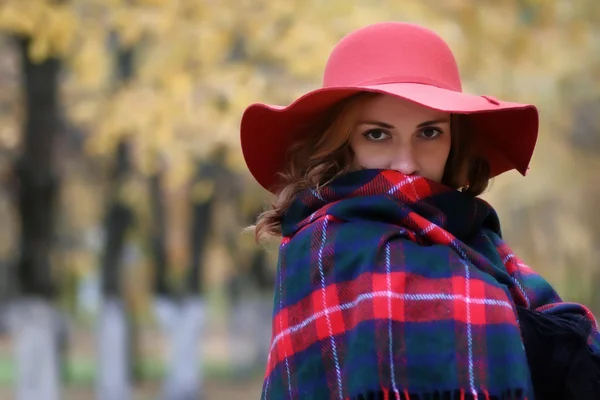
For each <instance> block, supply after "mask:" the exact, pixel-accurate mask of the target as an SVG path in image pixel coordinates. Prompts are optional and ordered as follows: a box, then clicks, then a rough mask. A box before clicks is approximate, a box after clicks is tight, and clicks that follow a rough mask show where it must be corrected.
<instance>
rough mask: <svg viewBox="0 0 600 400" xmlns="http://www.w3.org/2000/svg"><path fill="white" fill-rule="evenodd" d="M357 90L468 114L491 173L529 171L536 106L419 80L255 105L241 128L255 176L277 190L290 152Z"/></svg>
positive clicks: (321, 92)
mask: <svg viewBox="0 0 600 400" xmlns="http://www.w3.org/2000/svg"><path fill="white" fill-rule="evenodd" d="M359 92H373V93H382V94H388V95H392V96H397V97H399V98H402V99H405V100H408V101H412V102H414V103H417V104H420V105H422V106H425V107H428V108H431V109H434V110H438V111H443V112H449V113H453V114H466V115H469V126H470V127H471V128H472V129H473V131H474V132H476V135H477V140H478V143H480V144H482V151H483V153H484V155H485V156H486V157H487V159H488V162H489V163H490V167H491V176H492V177H494V176H497V175H499V174H501V173H503V172H506V171H509V170H511V169H516V170H517V171H519V172H520V173H521V174H522V175H525V174H526V172H527V169H528V167H529V163H530V161H531V157H532V155H533V150H534V148H535V144H536V141H537V136H538V128H539V117H538V110H537V108H536V107H535V106H533V105H530V104H520V103H511V102H505V101H500V100H496V99H494V98H492V97H488V96H476V95H472V94H467V93H461V92H455V91H452V90H447V89H442V88H438V87H435V86H430V85H424V84H417V83H388V84H380V85H372V86H360V87H332V88H322V89H317V90H314V91H312V92H309V93H307V94H305V95H304V96H302V97H300V98H298V99H297V100H296V101H295V102H293V103H292V104H290V105H289V106H287V107H281V106H275V105H268V104H260V103H258V104H252V105H250V106H249V107H248V108H246V110H245V111H244V114H243V116H242V120H241V126H240V136H241V145H242V152H243V155H244V159H245V161H246V165H247V166H248V169H249V170H250V172H251V173H252V175H253V176H254V178H255V179H256V180H257V181H258V183H260V184H261V185H262V186H263V187H264V188H266V189H267V190H269V191H274V190H275V189H276V187H277V185H278V183H279V178H278V173H280V172H282V171H283V169H284V168H285V162H286V154H287V150H288V149H289V147H290V146H291V145H292V144H293V143H294V142H296V141H297V140H298V139H299V138H300V137H301V136H300V135H301V134H302V133H303V132H305V131H304V130H302V129H301V127H302V126H306V125H307V124H311V123H312V122H316V121H317V120H318V118H320V117H321V116H322V115H323V113H325V112H326V111H327V110H328V109H329V108H330V107H332V106H333V105H334V104H336V103H338V102H339V101H341V100H343V99H345V98H347V97H349V96H351V95H353V94H356V93H359Z"/></svg>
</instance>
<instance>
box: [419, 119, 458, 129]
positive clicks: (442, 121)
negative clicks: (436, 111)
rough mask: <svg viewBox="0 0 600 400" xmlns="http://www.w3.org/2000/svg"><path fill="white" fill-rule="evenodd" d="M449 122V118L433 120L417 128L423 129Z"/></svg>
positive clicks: (422, 123)
mask: <svg viewBox="0 0 600 400" xmlns="http://www.w3.org/2000/svg"><path fill="white" fill-rule="evenodd" d="M448 122H450V120H449V119H447V118H441V119H433V120H431V121H425V122H421V123H420V124H419V125H417V128H423V127H426V126H430V125H435V124H442V123H448Z"/></svg>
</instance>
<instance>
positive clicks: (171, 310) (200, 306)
mask: <svg viewBox="0 0 600 400" xmlns="http://www.w3.org/2000/svg"><path fill="white" fill-rule="evenodd" d="M155 310H156V313H157V316H158V318H159V320H160V322H161V325H162V326H163V330H164V331H165V333H167V336H168V337H169V339H170V340H169V342H170V346H169V347H170V352H169V361H168V369H167V375H166V377H165V381H164V386H163V399H164V400H196V399H199V398H202V384H203V371H202V357H201V354H199V352H198V348H199V346H198V345H199V341H200V340H201V338H202V334H203V331H204V329H203V328H204V324H205V320H206V305H205V302H204V300H202V299H201V298H199V297H188V298H185V299H184V300H183V301H182V302H181V305H179V306H177V305H176V304H175V303H174V302H172V301H170V300H168V299H156V302H155Z"/></svg>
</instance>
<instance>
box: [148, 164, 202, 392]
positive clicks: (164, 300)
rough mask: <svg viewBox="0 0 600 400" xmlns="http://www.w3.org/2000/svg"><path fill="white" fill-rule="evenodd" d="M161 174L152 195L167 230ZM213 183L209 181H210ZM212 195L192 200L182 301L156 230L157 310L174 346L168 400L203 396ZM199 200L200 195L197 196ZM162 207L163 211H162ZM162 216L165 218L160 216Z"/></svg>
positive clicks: (166, 384) (158, 221) (166, 386)
mask: <svg viewBox="0 0 600 400" xmlns="http://www.w3.org/2000/svg"><path fill="white" fill-rule="evenodd" d="M200 178H204V177H202V176H201V174H200V171H199V174H198V176H197V177H196V178H195V179H194V182H192V183H193V185H192V193H193V192H194V189H193V188H194V185H195V184H197V183H198V182H199V179H200ZM160 183H161V180H160V175H158V176H157V177H156V178H155V179H153V181H152V187H153V192H152V196H153V197H152V199H153V202H154V204H155V207H153V209H154V213H153V214H154V215H155V224H156V225H155V227H156V229H160V230H162V231H163V232H166V223H165V221H164V204H163V203H161V202H160V199H162V190H161V189H160ZM209 186H210V184H209ZM211 199H212V196H210V197H209V198H206V200H208V201H204V200H205V199H204V198H203V199H201V201H195V200H194V199H193V200H192V223H191V232H190V245H189V248H190V251H191V254H190V260H191V266H190V269H189V271H188V277H187V279H186V281H185V293H184V296H183V298H182V299H181V301H179V302H176V300H175V299H174V298H173V296H172V293H171V292H170V291H169V290H168V288H167V287H166V280H165V276H166V271H167V265H166V263H165V264H163V265H161V264H160V261H161V260H166V258H165V257H163V258H161V257H159V256H160V254H161V252H160V251H159V250H158V249H161V248H164V247H165V244H164V241H165V234H164V233H163V234H162V235H161V234H160V232H159V231H155V238H156V239H158V238H160V239H161V240H162V241H163V243H162V244H160V245H159V244H158V242H155V247H156V248H155V251H157V253H156V263H157V264H156V280H155V292H156V294H157V299H156V311H157V314H158V315H159V318H160V320H161V322H162V324H163V327H164V329H165V332H166V333H167V334H168V335H169V336H170V338H171V340H170V342H171V346H170V354H169V368H168V372H167V376H166V378H165V382H164V387H163V398H164V399H166V400H188V399H197V398H201V396H202V384H203V375H202V357H201V354H199V352H198V348H199V346H198V343H199V341H201V340H202V334H203V327H204V325H205V319H206V305H205V302H204V298H203V296H202V288H203V285H202V282H201V276H202V273H201V264H202V259H203V255H204V250H205V247H206V240H207V237H208V231H209V227H210V222H209V216H210V214H209V210H210V200H211ZM196 200H198V199H196ZM161 210H162V211H161ZM160 218H162V220H161V219H160Z"/></svg>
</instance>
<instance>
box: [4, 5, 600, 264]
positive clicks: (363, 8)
mask: <svg viewBox="0 0 600 400" xmlns="http://www.w3.org/2000/svg"><path fill="white" fill-rule="evenodd" d="M598 4H600V3H598V2H597V1H596V0H573V1H566V0H560V1H559V0H520V1H516V0H444V1H442V0H439V1H438V0H405V1H395V0H370V1H367V0H357V1H347V0H330V1H323V0H289V1H273V0H220V1H216V0H132V1H125V0H71V1H66V2H64V3H62V4H55V2H53V1H50V0H4V1H3V2H1V3H0V31H4V32H9V33H12V34H18V35H24V36H28V37H30V38H31V42H30V49H29V51H30V55H31V57H32V58H33V59H34V60H36V61H40V62H41V61H43V60H44V59H45V58H47V57H50V56H52V57H59V58H61V59H62V60H63V61H64V65H65V68H66V71H67V74H66V75H65V78H64V82H63V84H64V93H65V105H66V111H67V114H68V116H69V118H70V119H71V120H72V121H74V122H75V123H76V124H77V125H78V126H80V127H81V128H82V129H84V130H86V132H87V133H88V134H87V138H88V140H87V143H86V146H87V147H86V149H87V151H88V153H89V154H90V155H91V156H94V157H96V156H99V157H105V156H107V155H109V154H110V152H112V150H113V149H114V145H115V143H116V142H117V141H118V140H119V138H121V137H122V136H123V135H128V136H131V137H133V138H134V141H135V143H136V149H137V151H136V154H138V155H139V158H140V160H139V161H140V165H141V167H142V170H143V171H145V172H149V171H152V170H153V159H154V157H155V155H156V153H157V152H160V153H164V154H166V156H167V158H168V160H169V166H170V168H169V179H168V182H169V185H170V187H172V188H177V187H179V186H181V185H183V183H185V182H186V181H187V178H188V177H189V175H190V171H191V169H190V168H191V167H190V164H189V157H190V156H192V155H201V156H202V155H205V154H208V153H209V151H210V149H211V148H212V147H213V146H214V145H216V144H217V143H223V142H226V143H229V144H231V145H232V147H233V149H234V152H233V154H232V155H231V156H230V160H232V164H233V165H234V166H235V167H236V168H237V170H238V171H241V172H242V173H245V174H246V172H245V170H244V164H243V158H242V156H241V153H240V151H239V145H238V141H239V140H238V138H239V132H238V128H239V121H240V117H241V113H242V112H243V110H244V108H245V107H246V106H247V105H248V104H250V103H253V102H259V101H260V102H267V103H272V104H289V103H290V102H291V101H293V100H294V99H295V98H296V97H298V96H299V95H301V94H302V93H305V92H306V91H308V90H311V89H314V88H316V87H318V86H319V85H320V83H321V75H322V71H323V67H324V65H325V62H326V59H327V56H328V54H329V52H330V50H331V48H332V47H333V46H334V45H335V43H336V42H337V41H338V40H339V39H340V38H341V37H342V36H343V35H345V34H346V33H348V32H349V31H351V30H353V29H356V28H358V27H360V26H364V25H366V24H370V23H373V22H378V21H384V20H402V21H409V22H414V23H419V24H424V25H426V26H428V27H430V28H432V29H434V30H435V31H437V32H439V34H440V35H441V36H443V37H444V38H445V39H446V40H447V41H448V43H449V44H450V46H451V48H452V49H453V51H454V53H455V55H456V57H457V60H458V63H459V66H460V69H461V72H462V75H463V87H464V90H465V91H469V92H474V93H480V94H488V95H493V96H497V97H500V98H505V99H507V100H513V101H520V102H528V103H535V104H536V105H538V106H539V108H540V111H541V116H542V126H541V130H540V140H539V145H538V149H537V152H536V154H535V156H534V159H533V162H532V169H531V172H530V174H529V178H528V180H527V181H526V182H527V183H526V185H524V183H523V182H524V181H523V180H522V178H521V177H519V176H518V175H517V174H514V173H510V174H506V175H505V176H502V177H501V178H499V179H497V180H496V181H495V182H494V184H493V189H492V191H491V192H490V193H488V194H486V198H488V199H490V201H492V202H493V203H494V204H498V205H499V206H498V209H499V212H500V214H501V215H502V216H508V215H510V213H511V212H512V210H514V209H516V208H519V207H521V208H525V207H529V208H533V207H535V205H536V204H537V203H538V202H539V201H540V199H544V198H545V197H548V196H554V197H557V198H560V202H561V204H563V205H564V207H567V206H568V207H574V208H575V209H578V208H579V209H580V208H581V207H582V205H581V204H582V201H581V200H580V199H579V198H580V197H581V193H582V190H583V189H584V188H585V187H586V185H590V182H592V181H593V179H594V177H593V175H592V174H590V173H589V172H587V171H588V170H593V168H597V167H598V165H597V163H594V161H586V163H585V165H586V167H585V168H584V167H583V165H584V162H583V157H582V156H580V155H578V153H576V152H575V151H573V149H572V147H571V145H570V144H569V143H568V134H569V132H570V130H571V129H572V127H573V124H574V123H576V122H577V121H574V120H573V117H572V114H573V113H572V110H573V107H575V105H576V104H578V102H581V101H585V100H587V99H594V98H597V97H598V93H600V79H598V78H599V77H600V72H599V71H600V59H598V57H597V54H598V52H597V49H598V46H599V44H600V32H599V30H600V28H599V27H600V6H599V5H598ZM113 35H114V37H115V38H116V40H113V39H112V37H113ZM119 48H121V49H132V50H133V54H134V75H133V77H132V78H131V80H130V81H129V82H128V83H127V84H126V85H122V86H119V85H115V82H114V75H115V73H114V71H115V68H116V67H115V65H116V60H115V57H116V55H115V54H116V51H117V50H118V49H119ZM2 135H3V133H2V131H0V137H2ZM586 168H587V169H586ZM565 185H570V186H569V187H570V188H571V189H570V190H564V189H563V187H564V186H565ZM568 215H569V220H570V221H572V220H574V219H576V218H579V220H578V221H577V224H579V225H578V228H577V229H575V228H574V229H573V230H571V231H569V232H570V233H557V238H556V239H557V240H558V241H563V242H564V248H565V254H566V253H567V252H569V253H575V252H583V251H585V250H584V249H586V248H588V247H589V246H591V245H590V243H588V242H586V241H585V240H584V239H585V237H586V235H588V232H589V229H588V228H586V225H585V224H586V223H587V222H586V221H585V220H584V217H582V216H580V215H579V214H577V213H574V214H568ZM574 215H575V216H574ZM577 215H579V216H577ZM563 222H564V221H563ZM564 223H566V222H564ZM515 224H516V223H515ZM510 225H511V223H510V222H509V223H507V226H508V227H509V228H510ZM528 229H529V228H528ZM565 232H566V231H565ZM542 233H543V232H542ZM538 234H540V233H539V232H538V233H536V235H538ZM532 235H533V233H532ZM526 250H527V249H526ZM527 251H529V252H530V254H534V253H535V254H536V256H535V257H538V259H539V260H541V261H542V262H544V263H546V262H547V263H549V264H552V263H557V261H555V260H552V259H551V257H549V256H545V255H544V254H542V253H543V251H542V250H539V249H534V250H527ZM531 257H533V256H531Z"/></svg>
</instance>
